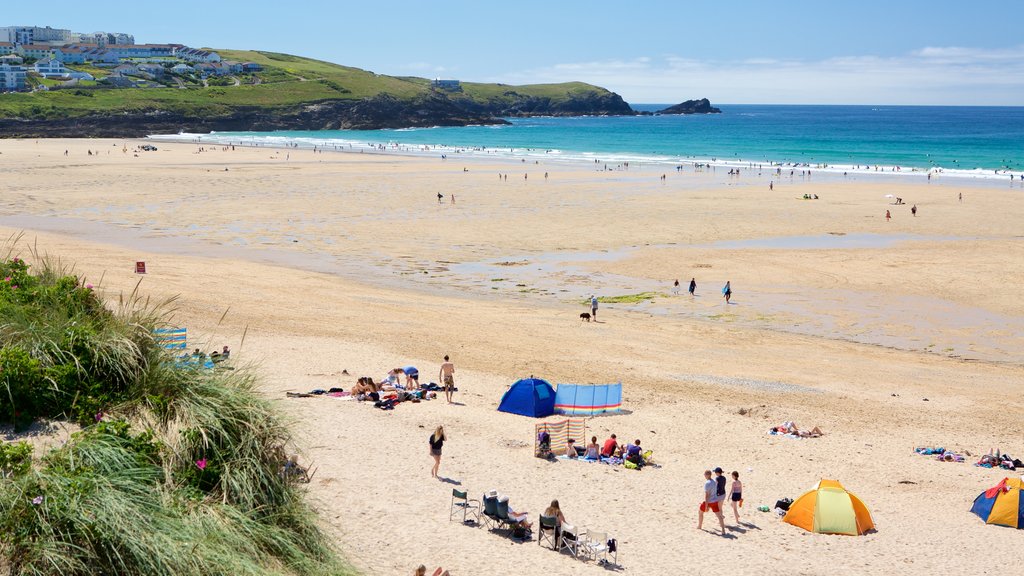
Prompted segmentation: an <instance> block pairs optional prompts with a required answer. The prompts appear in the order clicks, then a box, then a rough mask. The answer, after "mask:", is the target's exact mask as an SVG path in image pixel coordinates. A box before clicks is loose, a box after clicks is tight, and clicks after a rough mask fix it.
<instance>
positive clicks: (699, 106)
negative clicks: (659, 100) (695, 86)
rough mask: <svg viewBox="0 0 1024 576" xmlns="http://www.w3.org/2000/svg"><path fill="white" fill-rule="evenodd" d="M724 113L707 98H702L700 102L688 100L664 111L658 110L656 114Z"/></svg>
mask: <svg viewBox="0 0 1024 576" xmlns="http://www.w3.org/2000/svg"><path fill="white" fill-rule="evenodd" d="M721 113H722V111H721V110H720V109H718V108H715V107H714V106H712V105H711V102H710V101H709V100H708V99H707V98H701V99H700V100H687V101H686V102H682V103H679V104H676V105H675V106H669V107H668V108H665V109H664V110H658V111H657V112H655V114H721Z"/></svg>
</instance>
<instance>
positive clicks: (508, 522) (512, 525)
mask: <svg viewBox="0 0 1024 576" xmlns="http://www.w3.org/2000/svg"><path fill="white" fill-rule="evenodd" d="M517 524H518V522H516V521H515V520H513V519H512V518H510V517H509V515H508V498H505V497H502V498H499V499H498V527H499V528H507V529H508V534H509V536H511V535H512V532H514V531H515V529H516V525H517Z"/></svg>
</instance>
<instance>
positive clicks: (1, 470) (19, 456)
mask: <svg viewBox="0 0 1024 576" xmlns="http://www.w3.org/2000/svg"><path fill="white" fill-rule="evenodd" d="M31 466H32V445H30V444H29V443H28V442H14V443H11V444H0V478H11V477H13V476H20V475H22V474H24V473H26V472H28V471H29V468H31Z"/></svg>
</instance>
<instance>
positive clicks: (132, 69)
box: [114, 64, 139, 76]
mask: <svg viewBox="0 0 1024 576" xmlns="http://www.w3.org/2000/svg"><path fill="white" fill-rule="evenodd" d="M114 73H115V74H118V75H121V76H138V74H139V67H138V66H136V65H134V64H121V65H120V66H118V67H116V68H114Z"/></svg>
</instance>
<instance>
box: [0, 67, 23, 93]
mask: <svg viewBox="0 0 1024 576" xmlns="http://www.w3.org/2000/svg"><path fill="white" fill-rule="evenodd" d="M24 89H25V69H24V68H23V67H21V66H11V65H10V64H0V92H18V91H20V90H24Z"/></svg>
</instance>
